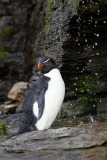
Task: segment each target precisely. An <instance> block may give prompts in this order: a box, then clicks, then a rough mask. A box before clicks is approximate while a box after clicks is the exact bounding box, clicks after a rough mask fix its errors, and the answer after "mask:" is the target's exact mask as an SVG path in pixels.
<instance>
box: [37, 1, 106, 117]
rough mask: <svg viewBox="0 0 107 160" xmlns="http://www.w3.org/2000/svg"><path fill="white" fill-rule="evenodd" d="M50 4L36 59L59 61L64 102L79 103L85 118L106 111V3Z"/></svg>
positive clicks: (63, 2) (71, 2)
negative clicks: (63, 84)
mask: <svg viewBox="0 0 107 160" xmlns="http://www.w3.org/2000/svg"><path fill="white" fill-rule="evenodd" d="M48 3H50V4H51V5H48V14H47V20H46V23H45V27H44V30H43V31H42V32H41V33H40V34H39V35H38V38H37V40H36V45H35V53H36V57H37V56H40V55H41V54H49V55H51V56H52V57H54V58H55V59H56V61H57V63H58V66H59V67H60V69H61V72H62V76H63V78H64V80H65V84H66V98H65V100H76V101H77V102H79V104H80V105H81V106H82V107H81V109H82V113H81V114H82V115H84V114H92V115H95V114H96V113H97V112H100V113H103V112H105V111H106V112H107V107H106V106H107V99H106V93H107V87H106V86H107V78H106V77H107V52H106V50H107V1H103V0H100V1H97V0H94V1H90V0H87V1H76V0H75V1H71V0H64V1H61V0H59V1H52V3H51V1H48ZM105 104H106V105H105ZM71 105H72V104H71ZM102 106H103V107H102ZM76 114H79V115H80V113H76Z"/></svg>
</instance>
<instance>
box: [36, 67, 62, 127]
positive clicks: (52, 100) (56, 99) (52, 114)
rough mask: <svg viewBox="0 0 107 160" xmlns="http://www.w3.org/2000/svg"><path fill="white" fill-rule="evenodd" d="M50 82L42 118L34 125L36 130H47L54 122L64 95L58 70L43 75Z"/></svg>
mask: <svg viewBox="0 0 107 160" xmlns="http://www.w3.org/2000/svg"><path fill="white" fill-rule="evenodd" d="M45 75H46V76H48V77H50V78H51V80H50V81H49V83H48V90H47V91H46V93H45V107H44V112H43V115H42V117H41V118H40V119H39V121H38V122H37V123H36V127H37V129H38V130H44V129H48V128H49V127H50V126H51V124H52V122H53V121H54V120H55V118H56V116H57V114H58V112H59V110H60V108H61V105H62V102H63V99H64V95H65V84H64V82H63V79H62V77H61V75H60V72H59V70H58V69H53V70H51V71H50V72H49V73H47V74H45Z"/></svg>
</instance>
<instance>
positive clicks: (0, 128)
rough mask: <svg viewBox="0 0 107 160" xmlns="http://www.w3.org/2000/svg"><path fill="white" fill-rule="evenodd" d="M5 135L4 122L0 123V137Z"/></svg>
mask: <svg viewBox="0 0 107 160" xmlns="http://www.w3.org/2000/svg"><path fill="white" fill-rule="evenodd" d="M4 134H7V126H6V123H5V122H0V135H4Z"/></svg>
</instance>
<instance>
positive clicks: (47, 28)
mask: <svg viewBox="0 0 107 160" xmlns="http://www.w3.org/2000/svg"><path fill="white" fill-rule="evenodd" d="M51 17H52V0H48V2H47V18H46V21H45V33H46V35H47V34H48V32H49V26H50V20H51Z"/></svg>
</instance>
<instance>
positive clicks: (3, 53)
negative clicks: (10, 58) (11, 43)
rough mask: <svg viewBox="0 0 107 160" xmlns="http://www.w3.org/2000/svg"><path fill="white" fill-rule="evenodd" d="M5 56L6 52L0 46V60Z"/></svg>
mask: <svg viewBox="0 0 107 160" xmlns="http://www.w3.org/2000/svg"><path fill="white" fill-rule="evenodd" d="M6 56H7V51H6V49H5V48H4V47H3V46H1V45H0V59H4V58H6Z"/></svg>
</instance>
